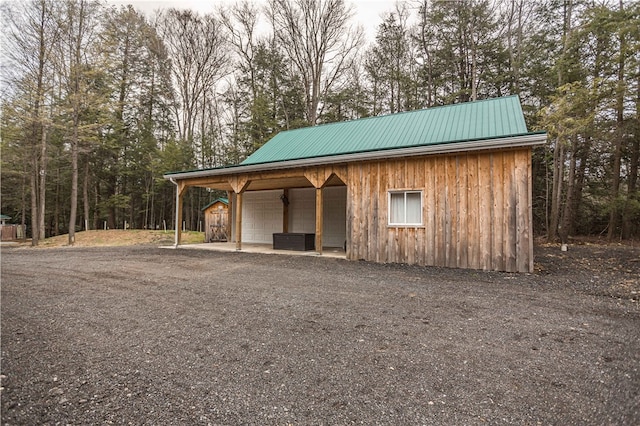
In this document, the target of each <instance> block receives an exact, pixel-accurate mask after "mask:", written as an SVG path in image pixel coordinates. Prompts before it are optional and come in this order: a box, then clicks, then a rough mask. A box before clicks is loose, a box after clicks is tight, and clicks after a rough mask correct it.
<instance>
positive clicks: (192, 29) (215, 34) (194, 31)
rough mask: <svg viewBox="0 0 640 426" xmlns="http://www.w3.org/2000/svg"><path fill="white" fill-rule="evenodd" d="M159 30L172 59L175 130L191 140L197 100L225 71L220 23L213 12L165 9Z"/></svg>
mask: <svg viewBox="0 0 640 426" xmlns="http://www.w3.org/2000/svg"><path fill="white" fill-rule="evenodd" d="M161 34H162V37H163V38H164V40H165V43H166V46H167V50H168V52H169V56H170V57H171V58H172V60H173V78H174V80H175V83H176V88H177V92H178V100H179V102H180V105H178V106H177V109H176V111H175V115H176V121H177V125H178V132H179V135H180V138H181V139H182V140H184V141H190V142H193V139H194V132H195V129H196V126H197V119H198V113H199V111H200V110H201V104H202V103H203V102H205V100H206V98H207V96H208V94H209V93H211V92H212V91H214V88H215V85H216V83H218V81H219V80H220V78H221V77H222V75H224V73H225V69H226V65H227V60H228V58H227V54H226V40H225V37H224V33H223V26H222V25H221V24H220V22H219V21H218V20H217V19H216V18H215V17H214V16H213V15H204V16H199V15H198V14H197V13H194V12H192V11H190V10H176V9H169V10H168V11H167V13H166V14H165V15H164V17H163V18H162V20H161Z"/></svg>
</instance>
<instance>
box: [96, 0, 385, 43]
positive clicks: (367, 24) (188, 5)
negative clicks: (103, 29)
mask: <svg viewBox="0 0 640 426" xmlns="http://www.w3.org/2000/svg"><path fill="white" fill-rule="evenodd" d="M253 2H254V3H256V4H266V0H253ZM235 3H236V1H235V0H107V4H113V5H125V4H131V5H132V6H133V7H135V8H136V9H139V10H140V11H142V12H144V13H145V14H152V13H153V11H154V10H156V9H168V8H171V7H174V8H177V9H192V10H194V11H197V12H199V13H208V12H213V10H214V8H215V7H216V6H217V5H220V4H222V5H233V4H235ZM349 3H351V4H353V6H354V9H355V12H356V15H355V17H354V19H353V21H354V23H359V24H360V25H362V27H363V28H364V31H365V39H366V41H367V43H371V42H373V41H374V40H375V35H376V29H377V27H378V25H379V24H380V22H381V21H382V18H381V16H382V14H383V13H384V12H386V11H390V10H392V9H393V7H394V5H395V1H393V0H347V4H349Z"/></svg>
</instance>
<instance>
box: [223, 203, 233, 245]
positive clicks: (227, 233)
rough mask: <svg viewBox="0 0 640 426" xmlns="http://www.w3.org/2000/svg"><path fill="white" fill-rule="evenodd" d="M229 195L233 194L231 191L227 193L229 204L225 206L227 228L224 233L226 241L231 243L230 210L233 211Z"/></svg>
mask: <svg viewBox="0 0 640 426" xmlns="http://www.w3.org/2000/svg"><path fill="white" fill-rule="evenodd" d="M231 194H233V192H232V191H227V201H229V204H227V226H226V228H225V230H224V233H225V235H226V236H227V241H231V212H232V211H233V210H231V209H233V202H232V201H231Z"/></svg>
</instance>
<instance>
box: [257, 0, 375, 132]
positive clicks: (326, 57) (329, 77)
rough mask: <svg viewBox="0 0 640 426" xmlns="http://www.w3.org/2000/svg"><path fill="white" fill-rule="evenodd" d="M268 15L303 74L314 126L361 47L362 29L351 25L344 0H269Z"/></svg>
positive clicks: (275, 32)
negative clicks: (328, 98)
mask: <svg viewBox="0 0 640 426" xmlns="http://www.w3.org/2000/svg"><path fill="white" fill-rule="evenodd" d="M267 12H268V14H269V17H270V19H271V21H272V23H273V26H274V27H273V31H274V34H275V36H276V38H277V39H278V40H279V42H280V43H281V44H282V46H283V47H284V48H285V51H286V52H288V55H289V59H290V60H291V61H292V63H293V64H294V67H295V68H296V71H297V72H298V73H299V74H300V77H301V79H302V82H303V84H304V88H305V101H306V109H307V112H306V115H307V121H308V122H309V124H310V125H315V124H316V122H317V120H318V116H319V115H320V114H321V113H322V107H323V106H322V105H321V101H322V99H323V98H324V97H325V96H326V94H327V93H328V91H329V90H330V89H331V87H332V86H333V85H334V84H336V83H337V82H338V81H339V80H340V78H341V77H342V76H343V75H344V73H345V72H346V70H348V69H349V68H350V66H351V63H352V62H353V60H354V59H355V56H356V53H357V52H358V50H359V48H360V46H361V45H362V42H363V33H362V29H361V28H359V27H357V28H354V27H351V26H350V25H349V20H350V19H351V17H352V16H353V14H354V12H353V9H352V8H351V7H348V6H346V5H345V2H344V0H270V1H269V6H268V10H267Z"/></svg>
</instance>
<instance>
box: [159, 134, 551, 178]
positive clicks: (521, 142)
mask: <svg viewBox="0 0 640 426" xmlns="http://www.w3.org/2000/svg"><path fill="white" fill-rule="evenodd" d="M546 140H547V133H546V132H539V133H527V134H524V135H517V136H509V137H501V138H494V139H482V140H473V141H461V142H454V143H444V144H432V145H419V146H412V147H405V148H395V149H386V150H375V151H363V152H356V153H349V154H337V155H330V156H324V157H311V158H301V159H294V160H286V161H276V162H269V163H258V164H246V165H242V164H240V165H237V166H229V167H220V168H215V169H202V170H191V171H184V172H171V173H165V174H164V176H163V177H164V178H165V179H170V180H182V179H192V178H201V177H208V176H232V175H237V174H242V173H254V172H263V171H273V170H283V169H292V168H300V167H312V166H320V165H328V164H345V163H352V162H357V161H368V160H380V159H389V158H401V157H415V156H420V155H435V154H453V153H457V152H470V151H487V150H499V149H511V148H521V147H532V146H536V145H543V144H544V143H545V142H546Z"/></svg>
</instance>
